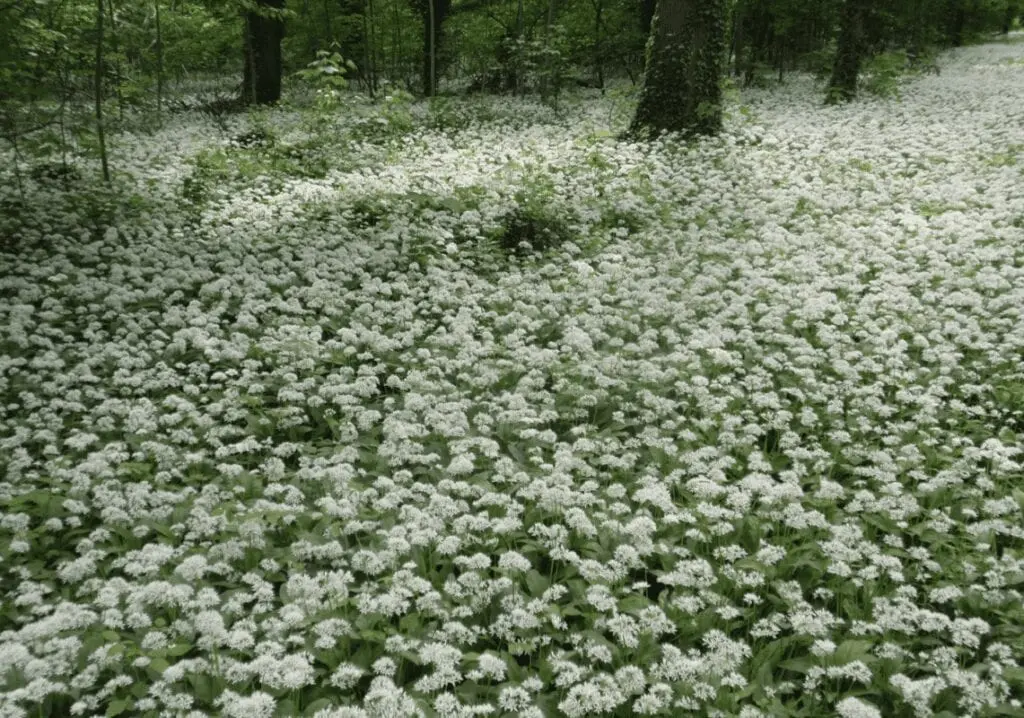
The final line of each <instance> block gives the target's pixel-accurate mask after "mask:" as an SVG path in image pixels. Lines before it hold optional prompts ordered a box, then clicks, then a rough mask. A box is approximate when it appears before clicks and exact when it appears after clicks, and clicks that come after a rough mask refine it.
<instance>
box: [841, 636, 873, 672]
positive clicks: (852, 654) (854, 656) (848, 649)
mask: <svg viewBox="0 0 1024 718" xmlns="http://www.w3.org/2000/svg"><path fill="white" fill-rule="evenodd" d="M874 645H875V642H874V641H864V640H849V641H843V642H842V643H840V644H839V647H838V648H837V649H836V651H835V653H833V654H832V659H833V661H835V665H837V666H841V665H844V664H846V663H852V662H853V661H863V660H865V659H870V658H872V655H871V649H872V648H873V647H874Z"/></svg>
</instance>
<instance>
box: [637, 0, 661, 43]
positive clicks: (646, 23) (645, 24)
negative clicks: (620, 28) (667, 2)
mask: <svg viewBox="0 0 1024 718" xmlns="http://www.w3.org/2000/svg"><path fill="white" fill-rule="evenodd" d="M657 4H658V0H640V29H641V30H643V31H644V35H650V34H651V21H652V20H654V10H655V8H656V7H657Z"/></svg>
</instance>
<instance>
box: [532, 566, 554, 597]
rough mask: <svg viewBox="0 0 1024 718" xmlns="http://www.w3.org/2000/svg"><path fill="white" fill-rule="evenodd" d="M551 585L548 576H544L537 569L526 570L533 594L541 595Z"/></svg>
mask: <svg viewBox="0 0 1024 718" xmlns="http://www.w3.org/2000/svg"><path fill="white" fill-rule="evenodd" d="M549 585H550V584H549V583H548V579H547V577H545V576H542V575H541V574H540V572H538V571H537V570H536V569H532V568H531V569H530V570H529V571H527V572H526V586H527V588H529V589H530V595H531V596H540V595H541V594H543V593H544V592H545V591H546V590H547V589H548V586H549Z"/></svg>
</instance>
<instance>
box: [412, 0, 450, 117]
mask: <svg viewBox="0 0 1024 718" xmlns="http://www.w3.org/2000/svg"><path fill="white" fill-rule="evenodd" d="M412 6H413V9H414V10H415V11H416V12H417V14H419V16H420V17H421V18H423V64H422V69H421V70H420V79H421V82H422V87H423V94H424V95H426V96H427V97H433V96H434V94H435V93H436V92H437V76H438V75H439V74H440V73H441V70H442V69H443V68H442V66H441V65H442V63H441V59H440V58H441V40H442V38H443V37H444V32H443V31H444V21H445V19H446V18H447V17H448V14H449V13H450V12H451V8H452V3H451V0H412ZM431 31H433V32H431Z"/></svg>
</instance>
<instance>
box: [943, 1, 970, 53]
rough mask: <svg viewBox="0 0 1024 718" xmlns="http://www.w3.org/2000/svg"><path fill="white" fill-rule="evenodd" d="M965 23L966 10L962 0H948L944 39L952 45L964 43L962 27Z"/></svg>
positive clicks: (958, 45) (956, 45)
mask: <svg viewBox="0 0 1024 718" xmlns="http://www.w3.org/2000/svg"><path fill="white" fill-rule="evenodd" d="M966 25H967V10H966V9H965V8H964V4H963V0H950V2H949V7H948V8H947V16H946V39H947V41H948V42H949V44H950V45H952V46H953V47H960V46H961V45H963V44H964V27H965V26H966Z"/></svg>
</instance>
